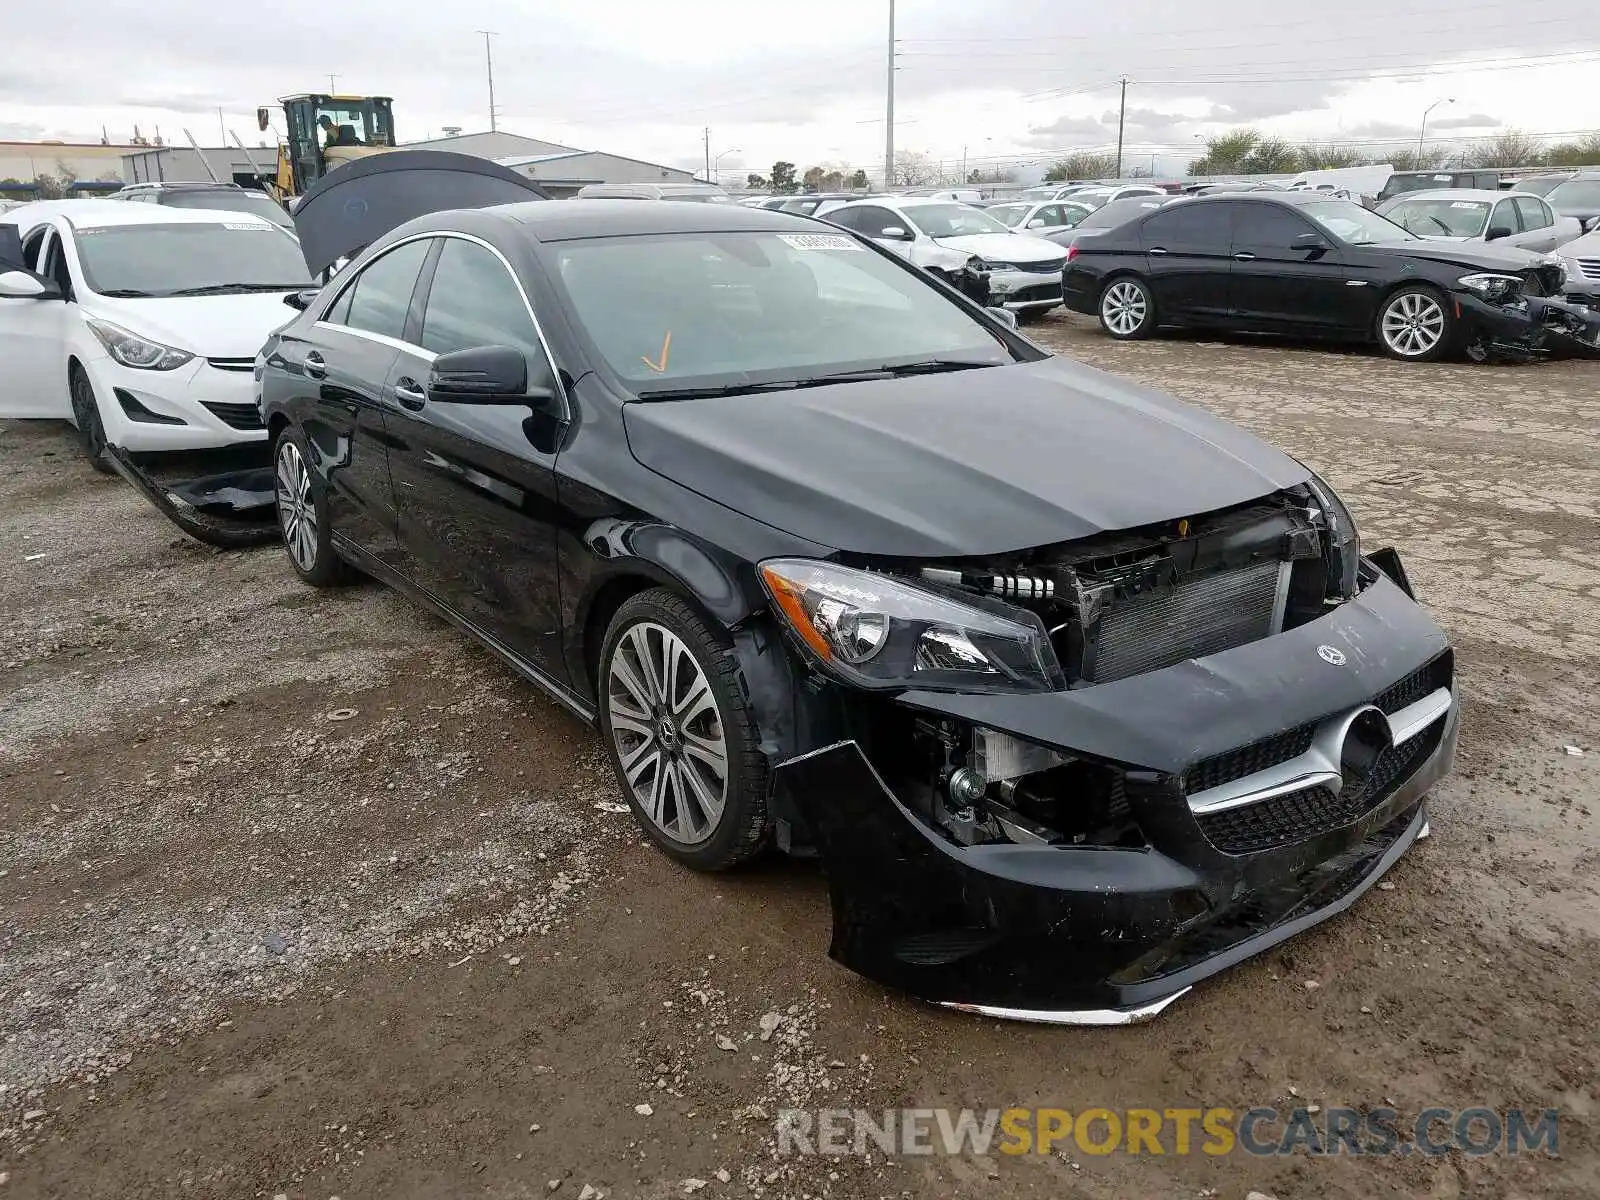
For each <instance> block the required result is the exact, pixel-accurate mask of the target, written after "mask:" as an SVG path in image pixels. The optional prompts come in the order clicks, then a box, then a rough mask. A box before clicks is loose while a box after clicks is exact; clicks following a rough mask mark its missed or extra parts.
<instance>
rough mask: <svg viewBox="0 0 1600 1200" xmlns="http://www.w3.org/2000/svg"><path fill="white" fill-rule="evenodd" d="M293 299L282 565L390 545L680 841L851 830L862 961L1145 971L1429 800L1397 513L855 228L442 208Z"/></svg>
mask: <svg viewBox="0 0 1600 1200" xmlns="http://www.w3.org/2000/svg"><path fill="white" fill-rule="evenodd" d="M301 303H303V304H305V305H306V307H305V308H304V311H303V312H301V313H300V314H299V315H298V316H297V317H296V318H295V319H293V320H292V321H291V322H290V323H289V324H288V325H286V326H285V327H284V328H283V329H282V330H281V331H280V332H279V333H277V334H276V335H275V336H274V337H273V338H272V340H271V341H270V342H269V343H268V345H267V346H266V347H265V348H264V350H263V353H262V357H261V359H260V364H261V366H260V386H261V397H260V402H261V408H262V415H263V418H264V420H265V422H266V425H267V428H268V429H269V430H270V432H271V437H272V439H273V445H274V447H275V450H274V454H275V458H274V463H275V470H276V480H277V489H278V506H279V512H280V517H281V522H282V531H283V540H284V545H285V547H286V549H287V551H288V557H289V561H290V563H291V565H292V566H293V568H294V570H295V571H297V572H298V573H299V575H300V576H301V577H302V578H303V579H304V580H306V581H307V582H308V583H311V584H314V585H319V586H322V585H329V584H333V583H336V582H338V581H339V580H341V579H343V578H345V577H346V576H348V575H349V574H350V572H351V571H352V569H353V570H356V571H359V572H363V573H365V574H367V575H370V576H373V577H376V578H377V579H380V580H383V581H384V582H386V583H388V584H390V585H392V586H394V587H395V588H397V589H399V590H400V591H402V592H404V593H406V594H407V595H409V596H411V597H413V598H414V599H415V600H417V601H418V602H420V603H422V604H424V605H426V606H428V607H429V608H431V609H433V610H435V611H436V612H438V613H440V614H442V615H443V616H444V617H446V618H447V619H448V620H449V621H451V622H453V623H454V624H456V625H457V626H459V627H460V628H461V629H463V630H465V631H467V632H468V633H469V634H471V635H472V636H473V637H475V638H477V639H478V640H480V641H481V642H482V643H483V644H484V645H486V646H487V647H489V648H490V649H491V650H492V651H494V652H495V653H496V654H497V655H499V656H500V657H501V658H503V659H504V660H505V661H506V662H507V663H509V664H510V665H511V666H512V667H513V668H515V669H516V670H517V671H518V672H520V673H521V674H522V675H523V676H525V677H526V678H527V679H529V680H531V681H532V682H534V683H535V684H537V685H538V686H540V687H541V688H544V689H545V690H547V691H548V692H549V693H550V694H551V695H553V696H554V697H556V698H557V699H558V700H559V701H560V702H561V703H563V704H565V705H566V706H567V707H568V708H570V709H571V710H572V711H573V712H575V713H577V714H579V715H580V716H581V717H583V718H584V719H585V720H589V721H592V722H593V723H594V724H595V725H596V726H597V727H598V729H599V731H600V732H601V734H602V736H603V739H604V742H605V744H606V746H607V748H608V751H609V753H610V755H611V759H612V762H613V765H614V767H615V769H616V775H617V780H618V783H619V786H620V787H621V790H622V792H623V794H624V796H625V797H626V798H627V801H628V803H629V804H630V805H631V806H632V809H633V812H634V815H635V816H636V818H637V820H638V822H639V824H640V826H641V827H642V828H643V829H644V831H645V832H646V833H647V834H648V835H649V837H651V838H652V839H653V840H654V842H655V843H656V845H658V846H659V847H660V848H661V849H662V850H663V851H665V852H666V853H667V854H669V855H671V856H672V857H674V858H676V859H678V860H679V861H681V862H683V863H686V864H688V865H690V866H692V867H696V868H702V869H718V868H726V867H730V866H732V865H734V864H736V863H739V862H741V861H743V860H746V859H748V858H750V857H751V856H752V855H754V854H756V853H757V852H758V851H759V850H761V849H762V848H763V847H766V846H768V845H776V846H777V847H779V848H781V849H783V850H787V851H791V852H795V853H801V854H813V855H815V856H817V857H819V858H820V860H821V863H822V866H823V868H824V869H825V871H826V874H827V877H828V882H829V886H830V890H831V896H832V903H833V913H834V931H833V945H832V953H833V955H834V957H835V958H837V959H838V960H839V961H841V962H842V963H844V964H846V965H848V966H850V967H852V968H854V969H856V970H858V971H860V972H861V973H863V974H865V975H867V976H869V977H871V978H873V979H876V980H879V981H882V982H885V983H888V984H891V985H895V986H899V987H902V988H905V989H907V990H909V991H910V992H912V993H913V994H915V995H917V996H920V997H923V998H925V999H929V1000H933V1001H936V1002H939V1003H943V1004H948V1005H954V1006H958V1007H962V1008H969V1009H975V1010H979V1011H983V1012H987V1013H993V1014H996V1015H1005V1016H1013V1017H1019V1018H1028V1019H1035V1020H1046V1021H1060V1022H1078V1023H1111V1022H1125V1021H1131V1020H1137V1019H1141V1018H1143V1017H1147V1016H1151V1015H1153V1014H1154V1013H1156V1012H1159V1011H1160V1010H1161V1009H1162V1008H1163V1007H1165V1006H1166V1005H1167V1004H1168V1003H1170V1002H1171V1001H1172V1000H1173V999H1174V998H1176V997H1177V996H1179V995H1180V994H1182V993H1183V992H1184V991H1185V990H1186V989H1187V988H1189V987H1190V986H1191V985H1192V984H1193V983H1195V982H1196V981H1197V980H1199V979H1202V978H1204V977H1206V976H1208V975H1210V974H1212V973H1214V972H1216V971H1218V970H1221V969H1222V968H1224V967H1226V966H1227V965H1229V964H1231V963H1234V962H1237V961H1239V960H1241V959H1243V958H1245V957H1247V956H1249V955H1252V954H1255V953H1258V952H1259V951H1261V950H1262V949H1264V948H1266V947H1268V946H1271V945H1273V944H1275V943H1277V942H1279V941H1281V940H1283V939H1284V938H1287V937H1289V936H1291V935H1293V934H1295V933H1297V932H1299V931H1301V930H1303V929H1306V928H1307V927H1309V926H1311V925H1314V924H1316V923H1317V922H1318V921H1321V920H1323V919H1325V918H1327V917H1329V916H1331V915H1333V914H1335V913H1338V912H1340V911H1342V910H1343V909H1345V908H1346V907H1348V906H1349V905H1350V904H1352V903H1354V902H1355V900H1356V899H1357V897H1359V896H1360V895H1361V894H1362V893H1363V892H1364V891H1365V890H1366V889H1367V888H1368V887H1370V886H1371V885H1372V884H1373V883H1374V882H1375V881H1376V880H1377V879H1378V877H1379V876H1381V875H1382V874H1383V873H1384V872H1385V871H1386V870H1388V868H1389V867H1390V866H1391V865H1393V863H1394V862H1395V861H1396V859H1397V858H1399V856H1400V855H1402V854H1403V853H1404V852H1405V851H1406V850H1407V849H1408V848H1409V847H1410V846H1411V845H1412V843H1413V842H1414V841H1415V840H1416V839H1417V838H1419V837H1421V836H1423V835H1424V834H1425V833H1426V831H1427V811H1426V808H1425V805H1424V797H1425V795H1426V793H1427V792H1428V790H1429V789H1430V788H1431V787H1432V786H1433V785H1434V784H1435V783H1436V782H1437V781H1438V780H1439V779H1440V778H1441V776H1443V775H1444V774H1445V772H1446V771H1447V770H1448V769H1449V767H1450V764H1451V761H1452V757H1453V754H1454V750H1455V744H1456V731H1457V720H1458V711H1459V705H1458V702H1457V700H1456V698H1455V681H1454V675H1453V660H1452V653H1451V649H1450V646H1449V644H1448V642H1447V640H1446V638H1445V636H1444V634H1443V633H1441V632H1440V630H1439V628H1438V627H1437V626H1436V625H1435V624H1434V623H1433V621H1432V620H1430V619H1429V617H1428V616H1427V614H1426V613H1425V612H1424V611H1423V610H1422V609H1421V608H1420V607H1419V606H1418V605H1417V603H1416V602H1415V601H1414V600H1413V598H1412V596H1411V591H1410V587H1409V585H1408V583H1407V580H1406V576H1405V573H1404V570H1403V569H1402V567H1401V565H1400V562H1399V559H1398V558H1397V557H1396V555H1395V554H1394V552H1393V551H1392V550H1383V551H1375V552H1373V553H1371V554H1370V555H1363V553H1362V550H1361V547H1360V542H1359V539H1358V535H1357V531H1356V527H1355V524H1354V522H1353V521H1352V518H1351V515H1350V513H1349V511H1348V510H1347V509H1346V508H1345V506H1344V505H1343V504H1342V503H1341V502H1340V500H1339V498H1338V496H1337V495H1336V494H1335V493H1334V491H1333V489H1332V488H1330V487H1329V486H1328V484H1327V483H1326V482H1325V481H1323V480H1322V479H1320V478H1319V477H1318V476H1317V475H1315V474H1314V473H1313V472H1312V471H1311V470H1309V469H1308V468H1307V467H1305V466H1304V465H1302V464H1301V463H1299V462H1297V461H1296V460H1295V459H1293V458H1290V457H1289V456H1287V455H1285V454H1283V453H1281V452H1279V451H1277V450H1274V449H1273V448H1272V447H1270V446H1267V445H1264V444H1263V443H1261V442H1260V441H1258V440H1257V439H1255V438H1254V437H1252V436H1251V435H1249V434H1247V433H1245V432H1244V431H1242V430H1240V429H1237V428H1235V427H1234V426H1232V425H1229V424H1227V423H1226V422H1224V421H1221V420H1219V419H1217V418H1215V417H1212V416H1210V415H1208V414H1206V413H1204V412H1202V411H1199V410H1197V409H1194V408H1190V407H1188V406H1186V405H1183V404H1181V403H1178V402H1177V401H1175V400H1172V399H1170V398H1168V397H1166V396H1163V395H1160V394H1158V393H1155V392H1151V391H1147V390H1145V389H1143V388H1140V387H1137V386H1135V385H1134V384H1131V383H1128V382H1126V381H1124V380H1120V379H1117V378H1114V377H1112V376H1109V375H1105V374H1101V373H1099V372H1097V371H1093V370H1090V369H1088V368H1087V367H1084V366H1082V365H1080V364H1078V363H1075V362H1072V361H1070V360H1065V359H1061V358H1056V357H1053V356H1051V355H1049V354H1047V353H1046V352H1044V351H1043V350H1041V349H1040V348H1039V347H1037V346H1035V345H1034V344H1033V343H1032V342H1030V341H1028V340H1027V339H1025V338H1023V337H1021V336H1019V335H1018V334H1017V332H1016V331H1015V330H1014V328H1013V327H1012V325H1011V323H1010V322H1009V321H1008V320H1006V319H1004V315H1003V314H1000V315H996V314H993V313H990V312H988V311H986V310H985V309H983V308H981V307H979V306H977V305H975V304H973V303H972V302H970V301H969V300H967V299H965V298H964V297H962V296H961V295H960V294H958V293H957V292H956V291H954V290H952V289H951V288H949V287H947V286H945V285H944V284H942V283H940V282H939V281H937V280H935V279H933V278H931V277H930V276H928V275H927V274H926V273H924V272H919V271H918V270H917V269H915V268H913V267H911V266H908V265H906V264H905V263H903V262H901V261H899V260H898V259H896V258H895V257H894V256H892V255H890V254H887V253H885V252H883V251H881V250H879V249H878V248H877V247H876V246H874V245H873V244H872V243H871V242H869V241H867V240H866V239H864V238H860V237H857V236H856V235H854V234H852V233H849V232H847V231H843V230H838V229H832V228H828V227H824V226H822V225H820V224H819V223H817V222H815V221H812V220H809V219H806V218H802V217H797V216H792V215H789V214H783V213H774V212H766V211H761V210H756V209H750V208H745V207H742V206H735V205H692V204H665V203H655V202H641V201H606V200H595V201H583V200H572V201H559V202H549V201H546V202H531V203H521V204H511V205H502V206H497V207H488V208H482V209H477V210H471V211H464V210H458V211H450V212H439V213H436V214H433V215H429V216H424V217H421V218H418V219H415V220H412V221H410V222H408V223H406V224H403V225H401V226H400V227H398V228H396V229H394V230H393V231H392V232H390V233H388V234H386V235H385V236H383V237H381V238H379V239H377V240H376V241H374V242H372V244H371V245H369V246H367V248H366V249H365V250H363V251H362V252H361V253H360V254H359V255H357V256H356V257H355V258H354V260H353V261H352V262H351V263H350V264H349V265H348V266H347V267H346V268H345V269H344V270H343V271H341V272H340V274H339V275H338V276H336V277H335V278H334V280H333V281H332V282H331V283H329V284H328V285H327V286H326V287H325V288H324V289H323V290H322V291H321V292H320V293H318V294H316V295H315V296H314V297H308V298H303V299H302V301H301ZM529 749H530V751H531V752H534V753H537V751H538V748H537V747H530V748H529Z"/></svg>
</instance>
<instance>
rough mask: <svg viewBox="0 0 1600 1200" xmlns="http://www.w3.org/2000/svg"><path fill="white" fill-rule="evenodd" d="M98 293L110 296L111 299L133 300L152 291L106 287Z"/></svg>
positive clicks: (148, 294)
mask: <svg viewBox="0 0 1600 1200" xmlns="http://www.w3.org/2000/svg"><path fill="white" fill-rule="evenodd" d="M100 295H102V296H110V297H111V298H112V299H113V300H133V299H137V298H138V297H141V296H151V295H154V293H153V292H141V291H140V290H139V289H138V288H107V289H106V290H105V291H103V292H101V293H100Z"/></svg>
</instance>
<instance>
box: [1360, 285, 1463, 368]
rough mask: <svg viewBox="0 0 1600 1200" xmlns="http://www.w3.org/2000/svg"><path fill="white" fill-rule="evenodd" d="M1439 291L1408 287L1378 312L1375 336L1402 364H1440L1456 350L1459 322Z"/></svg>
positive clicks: (1421, 286) (1397, 291)
mask: <svg viewBox="0 0 1600 1200" xmlns="http://www.w3.org/2000/svg"><path fill="white" fill-rule="evenodd" d="M1450 308H1451V305H1450V301H1449V300H1447V299H1446V298H1445V296H1444V295H1443V293H1441V292H1440V291H1439V290H1438V289H1437V288H1432V287H1429V286H1427V285H1426V284H1408V285H1407V286H1405V287H1403V288H1398V289H1396V290H1395V291H1394V292H1393V293H1392V294H1391V295H1390V296H1389V297H1388V298H1387V299H1385V300H1384V302H1383V305H1382V307H1381V308H1379V309H1378V317H1377V321H1376V322H1375V324H1374V327H1373V335H1374V336H1375V337H1376V338H1377V341H1378V345H1380V346H1381V347H1383V352H1384V353H1385V354H1387V355H1388V356H1389V357H1390V358H1398V359H1400V360H1401V361H1402V362H1438V361H1439V359H1441V358H1443V357H1444V356H1445V355H1447V354H1449V353H1450V352H1451V351H1452V350H1453V349H1454V348H1455V340H1456V321H1455V318H1454V317H1453V316H1451V315H1450Z"/></svg>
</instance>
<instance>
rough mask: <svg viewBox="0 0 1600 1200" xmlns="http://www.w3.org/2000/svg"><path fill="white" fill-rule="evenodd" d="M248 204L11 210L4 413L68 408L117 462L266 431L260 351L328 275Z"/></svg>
mask: <svg viewBox="0 0 1600 1200" xmlns="http://www.w3.org/2000/svg"><path fill="white" fill-rule="evenodd" d="M314 286H315V285H314V284H313V283H312V280H311V276H310V274H309V272H308V271H307V270H306V264H305V260H304V258H303V257H302V255H301V253H300V243H299V242H298V241H296V240H295V238H294V236H293V235H292V234H290V233H288V232H286V231H285V230H284V229H282V228H280V227H279V226H277V225H275V224H273V223H272V222H270V221H267V220H265V219H263V218H261V217H258V216H254V215H252V214H249V213H233V212H214V211H208V210H197V209H182V208H169V207H166V206H158V205H145V204H127V203H117V202H111V201H98V200H65V201H44V202H40V203H37V204H28V205H24V206H23V207H21V208H18V209H14V210H13V211H11V212H8V213H6V214H5V216H4V217H3V218H0V363H4V364H5V368H4V370H3V371H0V417H43V418H56V419H64V420H67V421H70V422H72V424H74V425H75V426H77V428H78V430H79V433H80V434H81V435H82V438H83V444H84V450H85V452H86V453H87V454H88V455H89V458H90V460H91V461H92V462H94V463H95V465H96V466H97V467H99V468H100V469H102V470H104V469H107V464H106V462H105V455H104V453H103V449H104V447H105V446H106V445H107V444H110V445H113V446H117V447H120V448H122V449H124V450H128V451H131V452H142V451H155V450H200V449H210V448H214V447H220V446H228V445H234V444H237V443H240V442H252V441H261V440H263V439H264V438H265V437H266V431H265V430H264V429H263V428H262V425H261V417H260V413H259V411H258V410H257V408H256V401H255V380H254V368H255V356H256V352H257V351H258V350H260V349H261V346H262V344H263V343H264V342H265V341H266V339H267V336H268V335H269V334H270V333H272V332H273V331H274V330H276V329H277V328H279V327H280V326H282V325H284V324H286V323H287V322H288V321H290V320H291V319H292V318H293V317H294V315H295V313H294V310H292V309H290V308H289V307H288V306H287V305H285V303H284V298H285V296H287V295H290V294H292V293H295V292H299V291H301V290H304V289H307V288H311V287H314Z"/></svg>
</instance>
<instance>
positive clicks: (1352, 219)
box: [1299, 200, 1416, 246]
mask: <svg viewBox="0 0 1600 1200" xmlns="http://www.w3.org/2000/svg"><path fill="white" fill-rule="evenodd" d="M1299 208H1300V211H1301V212H1303V213H1305V215H1306V216H1308V217H1310V218H1311V219H1312V220H1313V221H1315V222H1316V223H1317V224H1318V225H1321V226H1322V227H1323V228H1324V229H1326V230H1327V231H1328V232H1329V233H1331V234H1333V236H1334V237H1336V238H1339V239H1341V240H1342V241H1346V242H1349V243H1350V244H1351V245H1352V246H1367V245H1371V244H1372V243H1373V242H1413V241H1416V238H1415V236H1414V235H1412V234H1410V233H1407V232H1406V231H1405V230H1404V229H1402V228H1400V226H1398V225H1396V224H1395V223H1394V222H1393V221H1390V220H1387V219H1386V218H1384V217H1380V216H1379V215H1378V214H1377V213H1375V212H1373V211H1372V210H1371V209H1367V208H1362V207H1361V205H1359V204H1357V203H1355V202H1354V201H1352V200H1322V201H1318V202H1317V203H1315V204H1302V205H1300V206H1299Z"/></svg>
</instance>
